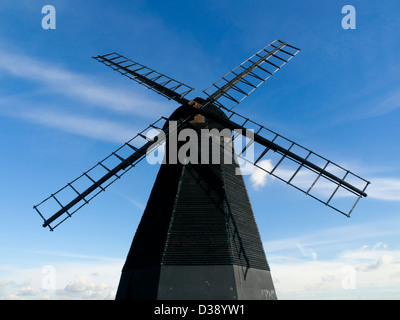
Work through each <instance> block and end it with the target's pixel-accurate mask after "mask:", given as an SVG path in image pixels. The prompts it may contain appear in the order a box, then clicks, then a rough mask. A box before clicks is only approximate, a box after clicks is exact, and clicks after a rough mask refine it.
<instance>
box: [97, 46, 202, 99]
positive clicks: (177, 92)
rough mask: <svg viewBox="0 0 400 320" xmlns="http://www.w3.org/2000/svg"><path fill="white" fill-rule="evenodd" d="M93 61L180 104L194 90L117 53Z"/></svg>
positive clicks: (100, 56) (98, 57)
mask: <svg viewBox="0 0 400 320" xmlns="http://www.w3.org/2000/svg"><path fill="white" fill-rule="evenodd" d="M93 59H95V60H97V61H99V62H101V63H103V64H104V65H106V66H107V67H109V68H111V69H113V70H114V71H117V72H119V73H120V74H122V75H123V76H125V77H127V78H129V79H131V80H134V81H136V82H138V83H139V84H141V85H144V86H145V87H147V88H148V89H150V90H153V91H154V92H156V93H158V94H161V95H162V96H164V97H165V98H167V99H169V100H170V99H173V100H175V101H177V102H179V103H183V102H184V101H185V100H183V98H184V97H185V96H186V95H187V94H188V93H190V92H191V91H193V90H194V89H193V88H191V87H189V86H188V85H186V84H184V83H182V82H180V81H177V80H175V79H172V78H170V77H168V76H166V75H165V74H162V73H159V72H157V71H156V70H153V69H150V68H148V67H146V66H144V65H142V64H140V63H138V62H135V61H133V60H131V59H128V58H126V57H125V56H123V55H121V54H119V53H116V52H111V53H108V54H105V55H99V56H96V57H93Z"/></svg>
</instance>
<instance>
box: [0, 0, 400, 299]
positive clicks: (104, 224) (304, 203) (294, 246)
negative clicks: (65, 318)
mask: <svg viewBox="0 0 400 320" xmlns="http://www.w3.org/2000/svg"><path fill="white" fill-rule="evenodd" d="M46 4H51V5H53V6H54V7H55V9H56V29H55V30H44V29H42V27H41V20H42V18H43V17H44V14H42V13H41V9H42V7H43V6H44V5H46ZM346 4H351V5H353V6H354V7H355V9H356V18H357V20H356V29H355V30H344V29H343V28H342V24H341V21H342V18H343V17H344V14H342V13H341V10H342V7H343V6H344V5H346ZM399 13H400V4H399V3H396V2H388V1H386V2H384V3H382V2H379V1H358V0H351V1H349V2H348V1H334V2H333V1H314V0H309V1H289V0H286V1H279V2H277V1H224V0H223V1H168V2H167V1H151V2H150V1H96V2H94V1H90V2H89V1H86V2H85V3H78V2H71V1H61V0H54V1H46V2H44V1H24V0H13V1H9V0H6V1H2V3H1V4H0V84H1V85H0V144H1V150H2V153H1V158H0V161H1V166H0V167H1V169H0V170H1V177H2V180H1V182H2V183H1V184H0V195H1V196H0V197H1V200H2V201H1V203H2V207H1V210H0V214H1V221H2V222H1V224H0V230H1V231H0V243H1V246H0V256H1V262H0V298H1V299H73V298H75V299H110V298H111V299H113V297H114V295H115V291H116V288H117V285H118V281H119V276H120V271H121V268H122V266H123V263H124V259H125V257H126V254H127V252H128V249H129V246H130V244H131V240H132V237H133V235H134V233H135V230H136V227H137V224H138V222H139V220H140V217H141V215H142V213H143V209H144V207H145V205H146V202H147V197H148V195H149V193H150V190H151V187H152V184H153V182H154V179H155V176H156V174H157V170H158V167H157V166H151V165H148V164H147V163H145V162H142V163H141V164H140V166H138V167H137V168H136V169H135V170H132V171H131V172H129V173H128V174H127V175H126V176H125V177H124V179H123V180H121V181H118V182H116V183H115V184H114V185H113V186H112V187H111V188H110V189H109V190H108V191H107V192H106V193H104V194H102V195H101V196H100V197H98V198H96V199H95V200H94V201H93V203H91V204H90V205H88V206H85V207H84V208H83V209H82V210H81V211H80V212H78V213H77V214H76V215H75V216H74V217H73V218H71V219H69V221H67V222H65V223H64V224H63V225H61V226H60V227H59V228H57V229H56V231H54V232H49V231H48V230H47V229H43V228H42V227H41V224H42V220H41V218H40V217H39V216H38V215H37V214H36V213H35V212H34V210H33V209H32V206H33V205H34V204H37V203H38V202H40V201H41V200H43V199H44V198H46V197H47V196H49V195H50V194H51V193H53V192H55V191H56V190H58V189H59V188H60V187H62V186H64V185H65V184H66V183H68V182H69V181H71V180H72V179H74V178H75V177H77V176H78V175H80V174H81V173H82V172H83V171H85V170H87V169H88V168H90V167H91V166H92V165H94V164H95V163H97V162H98V161H100V160H101V159H103V158H104V157H105V156H107V155H108V154H109V153H111V152H112V151H114V150H115V149H116V148H117V147H119V146H120V145H121V144H122V143H124V142H125V141H126V140H128V139H130V138H131V137H132V136H134V135H135V134H136V132H137V131H139V130H141V129H143V128H144V127H145V126H146V125H147V124H148V123H150V122H151V121H154V120H156V119H157V118H158V117H159V116H161V115H164V116H168V115H169V114H170V113H171V112H172V111H173V110H174V108H175V107H176V104H175V103H173V102H170V101H166V100H165V99H163V98H162V97H160V96H157V95H155V94H154V93H153V92H151V91H149V90H147V89H146V88H143V87H141V86H139V85H138V84H136V83H134V82H132V81H129V80H128V79H126V78H124V77H122V76H120V75H119V74H116V73H114V72H112V70H109V69H108V68H106V67H104V66H103V65H101V64H99V63H98V62H97V61H95V60H93V59H91V57H92V56H95V55H98V54H104V53H107V52H111V51H117V52H119V53H122V54H124V55H126V56H128V57H130V58H131V59H133V60H135V61H138V62H140V63H142V64H144V65H147V66H149V67H151V68H154V69H156V70H158V71H160V72H162V73H165V74H167V75H169V76H171V77H173V78H175V79H177V80H179V81H182V82H184V83H186V84H187V85H189V86H192V87H194V88H196V91H194V92H193V93H192V96H190V97H195V96H197V95H201V91H202V90H203V89H205V88H207V87H208V86H209V85H210V84H211V83H213V82H214V81H216V80H217V79H218V78H220V77H221V76H222V75H224V74H226V73H227V72H228V71H230V70H231V69H233V68H234V67H236V66H237V65H238V64H239V63H241V62H242V61H244V60H245V59H247V58H248V57H250V56H251V55H252V54H253V53H255V52H256V51H258V50H259V49H261V48H262V47H264V46H265V45H266V44H268V43H269V42H271V41H273V40H274V39H276V38H279V39H281V40H284V41H287V42H288V43H290V44H293V45H294V46H296V47H299V48H301V49H302V51H301V52H300V53H299V54H298V55H297V56H296V57H295V58H294V59H293V60H291V61H290V62H289V63H288V64H287V65H286V66H285V67H284V68H283V69H282V70H280V71H279V72H278V73H277V74H276V75H274V76H273V77H272V78H270V79H269V80H268V82H267V83H265V84H264V85H262V86H261V87H260V88H259V89H258V90H256V91H255V92H254V93H253V94H252V95H251V96H250V97H249V98H247V99H245V100H244V101H243V102H242V103H241V104H240V105H239V106H238V107H237V109H236V110H237V111H238V112H239V113H241V114H243V115H246V116H249V117H251V118H253V119H256V120H257V121H258V122H260V123H262V124H263V125H265V126H266V127H268V128H270V129H272V130H274V131H277V132H278V133H280V134H282V135H283V136H286V137H288V138H290V139H293V140H294V141H296V142H298V143H299V144H301V145H304V146H305V147H308V148H309V149H311V150H313V151H315V152H317V153H319V154H321V155H323V156H325V157H326V158H328V159H330V160H332V161H334V162H336V163H338V164H340V165H342V166H344V167H345V168H347V169H350V170H351V171H353V172H355V173H357V174H359V175H360V176H362V177H364V178H366V179H368V180H370V181H371V183H372V185H371V186H370V187H369V188H368V190H367V193H368V195H369V196H368V198H366V199H363V200H362V201H360V203H359V204H358V206H357V207H356V209H355V211H354V212H353V214H352V217H351V218H350V219H348V218H346V217H344V216H342V215H340V214H338V213H337V212H334V211H333V210H331V209H329V208H326V207H324V206H323V205H321V204H320V203H318V202H317V201H315V200H313V199H311V198H309V197H306V196H305V195H303V194H301V193H299V192H298V191H296V190H295V189H293V188H291V187H290V186H287V185H285V184H283V183H281V182H280V181H276V179H270V178H267V180H266V184H265V185H264V186H262V187H257V186H254V185H253V183H252V181H251V180H250V176H246V177H245V180H246V184H247V187H248V192H249V196H250V199H251V201H252V206H253V210H254V213H255V216H256V220H257V223H258V227H259V231H260V234H261V237H262V241H263V243H264V247H265V250H266V254H267V259H268V261H269V263H270V266H271V270H272V276H273V279H274V282H275V286H276V290H277V294H278V298H280V299H399V298H400V290H399V288H400V244H399V243H400V241H399V240H400V235H399V231H398V230H399V227H400V208H399V204H400V170H399V167H398V163H400V147H399V144H398V143H397V141H399V139H400V131H399V130H398V123H399V120H400V90H399V74H400V73H399V72H400V64H399V62H398V51H399V49H400V44H399V39H400V37H399V30H400V20H399V19H398V16H399ZM49 279H50V280H51V281H50V280H49ZM49 281H50V282H49ZM48 283H52V284H53V285H48Z"/></svg>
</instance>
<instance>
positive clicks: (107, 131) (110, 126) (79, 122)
mask: <svg viewBox="0 0 400 320" xmlns="http://www.w3.org/2000/svg"><path fill="white" fill-rule="evenodd" d="M18 116H19V117H20V118H23V119H26V120H29V121H31V122H33V123H37V124H42V125H45V126H48V127H52V128H56V129H59V130H62V131H66V132H70V133H74V134H78V135H82V136H85V137H89V138H94V139H99V140H103V141H111V142H117V143H124V142H126V141H128V140H129V139H131V138H132V137H134V136H135V135H136V134H137V132H139V131H141V130H137V129H134V128H133V127H132V126H126V125H124V124H122V123H119V122H117V121H112V120H104V119H96V118H93V117H85V116H80V115H75V114H67V113H65V112H64V113H62V112H55V111H49V110H35V112H19V113H18Z"/></svg>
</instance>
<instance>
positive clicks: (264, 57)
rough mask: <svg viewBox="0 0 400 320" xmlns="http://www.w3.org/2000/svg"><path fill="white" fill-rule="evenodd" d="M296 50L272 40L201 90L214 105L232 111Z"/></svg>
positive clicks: (284, 43) (281, 42)
mask: <svg viewBox="0 0 400 320" xmlns="http://www.w3.org/2000/svg"><path fill="white" fill-rule="evenodd" d="M284 48H285V49H286V50H284ZM299 51H300V49H298V48H296V47H294V46H291V45H289V44H287V43H286V42H283V41H281V40H279V39H276V40H275V41H273V42H272V43H270V44H269V45H267V46H266V47H264V48H263V49H261V50H260V51H258V52H257V53H255V54H254V55H252V56H251V57H250V58H249V59H247V60H245V61H244V62H243V63H241V64H240V65H239V66H237V67H236V68H235V69H233V70H232V71H230V72H229V73H227V74H226V75H225V76H223V77H222V78H220V79H219V80H218V81H216V82H214V83H213V84H212V85H210V86H209V87H208V88H207V89H205V90H203V92H204V93H205V94H206V95H207V97H208V100H209V101H210V102H211V103H213V104H214V105H215V106H218V107H220V108H222V109H225V110H232V109H233V108H234V107H236V106H237V105H238V104H239V103H240V102H241V101H243V99H245V98H246V97H247V96H249V94H250V93H252V92H253V91H254V90H255V89H257V88H258V87H259V86H260V85H261V84H263V83H264V82H265V81H266V80H267V79H269V78H270V77H271V76H272V75H273V74H275V72H277V71H278V70H279V69H281V68H282V67H283V65H285V64H286V63H287V62H288V61H289V60H290V59H292V58H293V57H294V56H295V55H296V54H297V53H298V52H299ZM231 89H233V90H231ZM228 91H230V92H229V94H228Z"/></svg>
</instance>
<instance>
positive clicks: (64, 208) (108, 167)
mask: <svg viewBox="0 0 400 320" xmlns="http://www.w3.org/2000/svg"><path fill="white" fill-rule="evenodd" d="M165 120H167V119H166V118H165V117H161V118H159V119H158V120H157V121H155V122H154V123H152V124H150V125H149V126H148V127H147V128H146V129H144V130H143V131H141V132H140V133H138V134H137V135H136V136H135V137H133V138H132V139H131V140H129V141H128V142H126V143H125V144H123V145H122V146H121V147H120V148H118V149H117V150H115V151H114V152H112V153H111V154H110V155H108V156H107V157H106V158H104V159H103V160H102V161H100V162H98V163H97V164H96V165H94V166H93V167H91V168H90V169H89V170H87V171H85V172H84V173H82V174H81V175H80V176H79V177H77V178H76V179H74V180H72V181H71V182H70V183H68V184H67V185H65V186H64V187H62V188H61V189H59V190H58V191H57V192H55V193H54V194H51V195H50V196H49V197H47V198H46V199H45V200H43V201H42V202H41V203H39V204H38V205H35V206H34V207H33V208H34V209H35V210H36V211H37V213H38V214H39V215H40V216H41V217H42V219H43V220H44V224H43V227H49V228H50V230H54V228H56V227H57V226H58V225H59V224H61V223H62V222H64V221H65V220H66V219H68V218H70V217H71V216H72V215H73V214H74V213H75V212H76V211H78V210H79V209H80V208H82V207H83V206H84V205H86V204H88V203H89V202H90V201H91V200H92V199H93V198H94V197H96V196H97V195H98V194H100V193H101V192H103V191H105V190H106V189H107V188H108V187H109V186H110V185H111V184H112V183H114V182H115V181H116V180H118V179H120V178H121V177H122V176H123V175H124V174H125V173H127V172H128V171H129V170H130V169H132V168H133V167H135V166H136V165H137V164H138V163H139V162H140V161H141V160H143V159H144V158H145V157H146V154H148V153H151V152H153V151H154V150H155V149H156V148H157V147H158V146H160V145H161V144H162V143H163V140H164V139H165V138H167V135H165V134H161V135H158V136H156V137H154V138H149V136H151V133H150V130H152V129H156V130H157V131H159V132H161V131H162V129H161V128H162V124H163V123H164V121H165ZM188 120H189V118H188V119H186V120H183V121H181V122H178V125H177V126H176V128H175V130H179V129H180V128H182V127H183V126H184V125H185V124H186V122H187V121H188ZM168 132H169V131H168ZM168 132H167V134H168ZM50 215H51V216H50Z"/></svg>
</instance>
